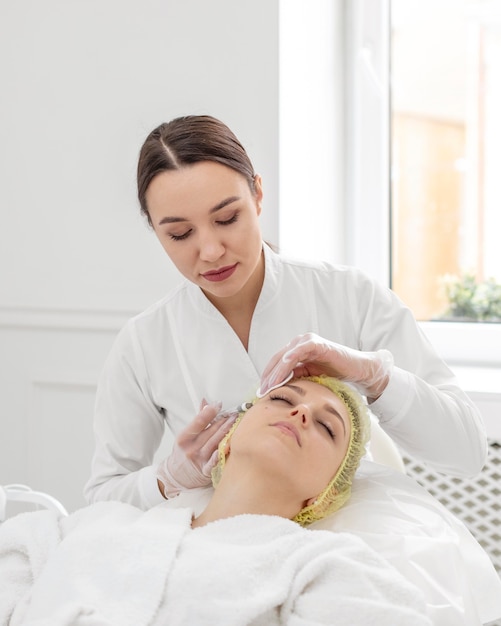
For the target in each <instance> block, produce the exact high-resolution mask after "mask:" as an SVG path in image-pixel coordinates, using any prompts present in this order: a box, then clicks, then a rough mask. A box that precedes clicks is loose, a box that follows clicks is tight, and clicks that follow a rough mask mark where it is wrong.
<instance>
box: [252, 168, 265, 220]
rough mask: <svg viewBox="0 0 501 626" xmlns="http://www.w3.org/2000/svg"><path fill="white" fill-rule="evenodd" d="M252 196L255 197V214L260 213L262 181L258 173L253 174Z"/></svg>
mask: <svg viewBox="0 0 501 626" xmlns="http://www.w3.org/2000/svg"><path fill="white" fill-rule="evenodd" d="M254 197H255V198H256V208H257V214H258V215H261V209H262V206H261V205H262V202H263V181H262V178H261V176H260V175H259V174H256V175H255V176H254Z"/></svg>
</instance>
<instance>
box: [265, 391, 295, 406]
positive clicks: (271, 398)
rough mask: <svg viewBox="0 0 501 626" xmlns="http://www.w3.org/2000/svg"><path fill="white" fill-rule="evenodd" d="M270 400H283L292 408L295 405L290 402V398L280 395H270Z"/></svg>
mask: <svg viewBox="0 0 501 626" xmlns="http://www.w3.org/2000/svg"><path fill="white" fill-rule="evenodd" d="M270 400H281V401H282V402H286V403H287V404H289V405H290V406H294V403H293V402H292V400H289V398H287V397H286V396H284V395H282V394H279V393H275V394H273V395H270Z"/></svg>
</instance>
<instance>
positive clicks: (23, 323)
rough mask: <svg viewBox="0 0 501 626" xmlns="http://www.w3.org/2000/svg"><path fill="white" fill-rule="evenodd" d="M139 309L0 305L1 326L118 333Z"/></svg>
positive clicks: (7, 327)
mask: <svg viewBox="0 0 501 626" xmlns="http://www.w3.org/2000/svg"><path fill="white" fill-rule="evenodd" d="M138 313H139V311H130V310H107V309H95V310H87V309H64V308H43V307H31V306H20V307H11V306H1V305H0V329H2V328H5V329H10V330H26V329H28V330H35V331H38V330H39V331H46V330H58V331H81V332H87V331H90V332H113V333H116V332H118V331H119V330H120V329H121V328H122V327H123V326H124V324H125V323H126V322H127V320H128V319H130V318H131V317H133V316H134V315H137V314H138Z"/></svg>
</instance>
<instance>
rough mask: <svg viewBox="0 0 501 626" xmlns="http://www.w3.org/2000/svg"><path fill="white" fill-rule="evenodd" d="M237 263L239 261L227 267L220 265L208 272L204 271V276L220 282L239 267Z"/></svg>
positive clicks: (214, 281)
mask: <svg viewBox="0 0 501 626" xmlns="http://www.w3.org/2000/svg"><path fill="white" fill-rule="evenodd" d="M237 265H238V263H235V264H234V265H226V266H225V267H220V268H218V269H216V270H210V271H208V272H204V273H203V274H202V276H203V277H204V278H206V279H207V280H210V281H211V282H213V283H218V282H220V281H223V280H226V279H227V278H229V277H230V276H231V275H232V274H233V272H234V271H235V270H236V269H237Z"/></svg>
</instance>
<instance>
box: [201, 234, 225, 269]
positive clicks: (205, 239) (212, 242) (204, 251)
mask: <svg viewBox="0 0 501 626" xmlns="http://www.w3.org/2000/svg"><path fill="white" fill-rule="evenodd" d="M199 250H200V251H199V256H200V259H201V260H202V261H207V262H209V263H213V262H214V261H217V260H218V259H220V258H221V257H222V256H223V254H224V252H225V247H224V245H223V244H222V242H221V240H220V239H219V237H218V236H217V234H216V233H213V232H210V231H208V232H205V233H202V234H201V235H200V238H199Z"/></svg>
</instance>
